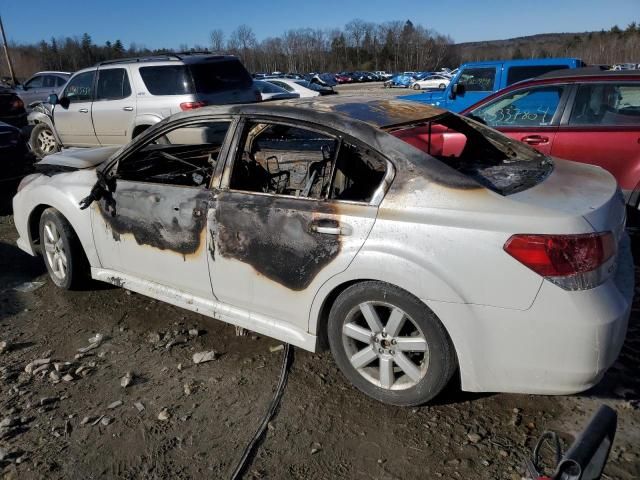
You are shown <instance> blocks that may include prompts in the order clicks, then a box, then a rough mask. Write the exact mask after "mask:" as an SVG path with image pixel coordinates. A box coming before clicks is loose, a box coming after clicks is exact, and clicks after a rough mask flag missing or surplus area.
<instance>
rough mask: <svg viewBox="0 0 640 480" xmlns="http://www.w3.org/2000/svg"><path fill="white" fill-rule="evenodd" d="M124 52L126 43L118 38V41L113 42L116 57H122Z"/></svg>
mask: <svg viewBox="0 0 640 480" xmlns="http://www.w3.org/2000/svg"><path fill="white" fill-rule="evenodd" d="M123 54H124V45H123V44H122V42H121V41H120V39H118V40H116V43H114V44H113V56H114V57H115V58H120V57H122V55H123Z"/></svg>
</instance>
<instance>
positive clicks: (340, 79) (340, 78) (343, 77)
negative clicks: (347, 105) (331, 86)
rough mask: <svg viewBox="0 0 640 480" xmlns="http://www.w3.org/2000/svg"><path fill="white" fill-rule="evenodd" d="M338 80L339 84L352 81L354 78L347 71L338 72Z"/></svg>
mask: <svg viewBox="0 0 640 480" xmlns="http://www.w3.org/2000/svg"><path fill="white" fill-rule="evenodd" d="M336 82H338V83H339V84H343V83H351V82H353V78H351V77H350V76H349V75H347V74H346V73H336Z"/></svg>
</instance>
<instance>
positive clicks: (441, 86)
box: [438, 83, 447, 90]
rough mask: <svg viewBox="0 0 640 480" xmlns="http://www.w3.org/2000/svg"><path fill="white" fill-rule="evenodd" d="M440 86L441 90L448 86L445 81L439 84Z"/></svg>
mask: <svg viewBox="0 0 640 480" xmlns="http://www.w3.org/2000/svg"><path fill="white" fill-rule="evenodd" d="M438 88H439V89H440V90H444V89H445V88H447V86H446V85H445V84H444V83H441V84H440V85H438Z"/></svg>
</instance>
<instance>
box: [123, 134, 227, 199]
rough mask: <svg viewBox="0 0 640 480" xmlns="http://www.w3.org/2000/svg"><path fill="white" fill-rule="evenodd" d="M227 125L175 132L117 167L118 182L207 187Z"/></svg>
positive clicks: (160, 138)
mask: <svg viewBox="0 0 640 480" xmlns="http://www.w3.org/2000/svg"><path fill="white" fill-rule="evenodd" d="M228 128H229V122H218V123H205V124H197V125H190V126H187V127H181V128H177V129H175V130H172V131H170V132H167V133H165V134H163V135H161V136H159V137H156V138H155V139H154V140H153V141H151V142H150V143H149V144H147V145H146V146H144V147H143V148H141V149H140V150H138V151H137V152H135V153H133V154H132V155H131V156H130V157H128V158H126V159H125V160H124V161H122V162H120V164H119V165H118V171H117V178H119V179H123V180H130V181H140V182H151V183H163V184H169V185H181V186H188V187H201V186H206V185H208V184H209V182H210V180H211V177H212V175H213V172H214V170H215V166H216V163H217V161H218V155H219V154H220V150H221V148H222V144H223V142H224V138H225V136H226V133H227V130H228Z"/></svg>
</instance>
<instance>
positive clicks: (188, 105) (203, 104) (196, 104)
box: [180, 101, 207, 111]
mask: <svg viewBox="0 0 640 480" xmlns="http://www.w3.org/2000/svg"><path fill="white" fill-rule="evenodd" d="M206 106H207V102H203V101H200V102H183V103H181V104H180V109H181V110H183V111H186V110H195V109H196V108H202V107H206Z"/></svg>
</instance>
